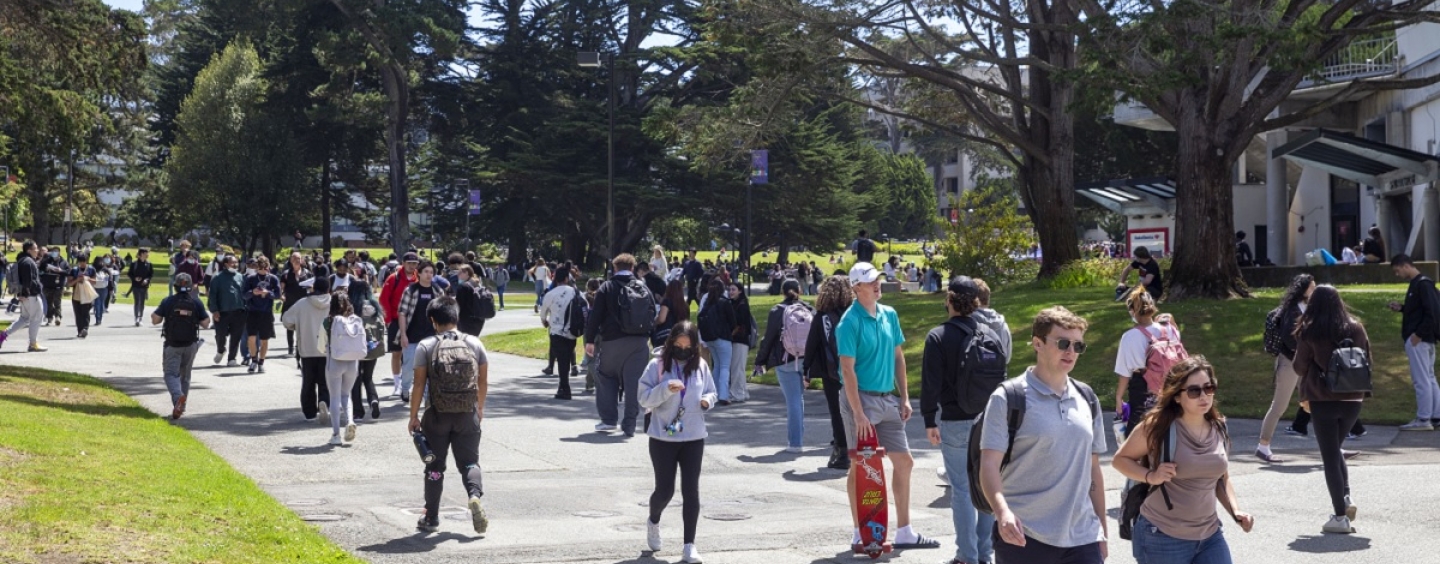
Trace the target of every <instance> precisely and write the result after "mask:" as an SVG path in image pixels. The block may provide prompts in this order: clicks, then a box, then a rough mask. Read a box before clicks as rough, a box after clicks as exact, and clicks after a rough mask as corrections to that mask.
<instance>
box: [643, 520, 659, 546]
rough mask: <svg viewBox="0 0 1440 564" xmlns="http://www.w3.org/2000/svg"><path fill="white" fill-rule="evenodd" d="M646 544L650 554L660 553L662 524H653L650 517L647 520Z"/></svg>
mask: <svg viewBox="0 0 1440 564" xmlns="http://www.w3.org/2000/svg"><path fill="white" fill-rule="evenodd" d="M645 544H647V545H649V546H650V552H660V524H659V523H651V522H650V518H649V517H646V518H645Z"/></svg>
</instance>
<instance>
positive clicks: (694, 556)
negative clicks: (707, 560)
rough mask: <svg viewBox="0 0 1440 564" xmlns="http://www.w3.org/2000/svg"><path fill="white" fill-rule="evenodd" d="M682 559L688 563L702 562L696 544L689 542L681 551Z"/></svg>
mask: <svg viewBox="0 0 1440 564" xmlns="http://www.w3.org/2000/svg"><path fill="white" fill-rule="evenodd" d="M680 561H681V562H685V563H687V564H699V563H700V562H701V560H700V551H699V550H696V549H695V545H693V544H687V545H685V548H684V550H682V551H681V552H680Z"/></svg>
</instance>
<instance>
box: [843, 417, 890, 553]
mask: <svg viewBox="0 0 1440 564" xmlns="http://www.w3.org/2000/svg"><path fill="white" fill-rule="evenodd" d="M850 460H851V461H852V462H853V464H854V466H855V472H856V476H855V507H857V508H858V511H857V513H858V514H859V522H857V523H855V526H856V527H858V528H859V529H860V544H856V545H853V546H851V547H850V548H851V550H853V551H854V552H855V554H862V553H863V554H865V555H867V556H869V557H871V558H879V557H880V555H881V554H884V553H887V552H890V551H891V550H892V549H893V547H892V546H891V545H890V543H887V542H885V537H886V534H887V533H888V532H889V530H890V514H889V511H888V510H887V507H888V505H889V503H888V500H887V498H886V495H885V462H884V461H885V449H884V448H882V447H881V446H880V444H879V442H878V440H877V438H876V437H875V436H873V435H872V436H871V437H870V438H869V439H866V440H863V441H860V442H859V444H857V445H855V448H853V449H850Z"/></svg>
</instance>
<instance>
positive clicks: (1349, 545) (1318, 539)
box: [1290, 535, 1370, 553]
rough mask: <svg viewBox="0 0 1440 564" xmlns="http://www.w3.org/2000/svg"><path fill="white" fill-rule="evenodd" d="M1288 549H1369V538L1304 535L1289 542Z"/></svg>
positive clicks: (1343, 550)
mask: <svg viewBox="0 0 1440 564" xmlns="http://www.w3.org/2000/svg"><path fill="white" fill-rule="evenodd" d="M1290 550H1293V551H1296V552H1310V553H1323V552H1356V551H1360V550H1370V539H1368V538H1365V537H1357V536H1355V535H1318V536H1304V537H1300V538H1298V539H1295V540H1294V541H1293V542H1291V543H1290Z"/></svg>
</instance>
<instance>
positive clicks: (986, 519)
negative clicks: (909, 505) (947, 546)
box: [938, 419, 995, 562]
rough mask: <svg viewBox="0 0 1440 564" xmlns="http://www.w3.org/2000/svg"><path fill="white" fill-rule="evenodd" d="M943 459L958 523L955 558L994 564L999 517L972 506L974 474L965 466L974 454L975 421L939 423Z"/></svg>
mask: <svg viewBox="0 0 1440 564" xmlns="http://www.w3.org/2000/svg"><path fill="white" fill-rule="evenodd" d="M938 423H939V424H940V456H942V457H943V458H944V459H945V479H947V480H949V481H950V516H951V518H952V519H953V520H954V521H955V559H956V560H959V561H961V562H994V561H995V558H994V555H993V554H991V553H992V552H993V551H994V550H995V547H994V539H992V538H991V536H990V531H991V530H992V529H994V528H995V517H994V516H993V515H989V514H986V513H981V512H979V511H976V510H975V506H974V505H971V503H970V473H969V472H970V471H969V468H967V467H966V465H965V463H966V460H967V459H968V457H969V453H970V428H971V427H974V426H975V420H974V419H971V420H969V421H939V422H938Z"/></svg>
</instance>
